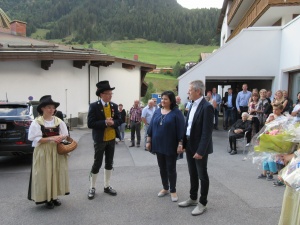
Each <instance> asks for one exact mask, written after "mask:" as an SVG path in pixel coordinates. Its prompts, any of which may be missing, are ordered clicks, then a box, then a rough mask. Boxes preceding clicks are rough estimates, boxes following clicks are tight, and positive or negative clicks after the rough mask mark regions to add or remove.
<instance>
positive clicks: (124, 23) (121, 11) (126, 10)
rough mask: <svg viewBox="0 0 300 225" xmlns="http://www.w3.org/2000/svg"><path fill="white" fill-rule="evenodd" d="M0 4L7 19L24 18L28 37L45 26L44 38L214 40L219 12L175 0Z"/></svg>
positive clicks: (44, 0)
mask: <svg viewBox="0 0 300 225" xmlns="http://www.w3.org/2000/svg"><path fill="white" fill-rule="evenodd" d="M0 8H2V9H3V10H4V11H5V12H6V13H7V14H8V16H9V17H10V18H11V19H17V20H22V21H25V22H27V28H28V29H27V32H28V35H30V34H31V33H33V32H35V30H36V29H38V28H43V29H47V30H49V32H48V33H47V35H46V38H47V39H62V38H66V37H72V39H73V40H74V41H77V42H82V43H83V42H89V41H97V40H111V41H112V40H126V39H134V38H144V39H147V40H153V41H158V42H166V43H172V42H174V43H180V44H201V45H218V43H219V36H218V34H217V33H216V28H217V22H218V18H219V14H220V10H219V9H194V10H188V9H185V8H182V7H181V6H180V5H179V4H178V3H177V1H176V0H13V1H12V0H0Z"/></svg>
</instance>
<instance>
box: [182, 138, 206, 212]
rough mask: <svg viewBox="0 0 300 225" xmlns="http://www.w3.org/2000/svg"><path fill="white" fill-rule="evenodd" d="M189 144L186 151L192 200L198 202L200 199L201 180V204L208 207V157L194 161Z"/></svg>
mask: <svg viewBox="0 0 300 225" xmlns="http://www.w3.org/2000/svg"><path fill="white" fill-rule="evenodd" d="M189 148H190V146H189V142H188V143H187V151H186V159H187V163H188V167H189V174H190V183H191V189H190V198H191V199H192V200H197V198H198V190H199V180H200V183H201V190H200V194H201V196H200V199H199V202H200V203H201V204H202V205H204V206H206V204H207V195H208V189H209V177H208V173H207V162H208V155H205V156H203V158H202V159H194V158H193V156H194V154H192V153H191V151H190V150H189Z"/></svg>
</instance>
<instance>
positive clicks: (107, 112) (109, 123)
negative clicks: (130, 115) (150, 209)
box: [88, 81, 122, 199]
mask: <svg viewBox="0 0 300 225" xmlns="http://www.w3.org/2000/svg"><path fill="white" fill-rule="evenodd" d="M96 86H97V91H96V95H97V96H98V97H100V100H99V101H96V102H94V103H91V104H90V108H89V112H88V127H89V128H91V129H93V131H92V134H93V140H94V149H95V154H94V164H93V166H92V169H91V173H90V189H89V192H88V199H93V198H94V197H95V191H96V189H95V183H96V179H97V175H98V172H99V170H100V168H101V165H102V161H103V154H105V166H104V192H105V193H107V194H109V195H112V196H115V195H117V192H116V191H115V190H114V189H113V188H112V187H111V186H110V177H111V174H112V169H113V158H114V152H115V138H120V133H119V130H118V127H119V126H120V125H121V124H122V120H121V119H120V117H119V110H118V105H117V104H115V103H113V102H111V98H112V95H113V93H112V90H114V89H115V88H114V87H113V88H111V87H110V85H109V82H108V81H100V82H98V83H97V84H96Z"/></svg>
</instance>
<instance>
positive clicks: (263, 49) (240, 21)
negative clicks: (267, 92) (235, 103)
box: [178, 0, 300, 101]
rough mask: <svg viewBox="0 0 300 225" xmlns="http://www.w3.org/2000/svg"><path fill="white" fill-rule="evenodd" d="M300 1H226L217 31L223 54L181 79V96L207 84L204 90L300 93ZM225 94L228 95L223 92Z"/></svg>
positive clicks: (211, 58)
mask: <svg viewBox="0 0 300 225" xmlns="http://www.w3.org/2000/svg"><path fill="white" fill-rule="evenodd" d="M298 15H300V0H233V1H230V0H224V3H223V8H222V9H221V15H220V20H219V25H218V29H219V31H220V32H221V42H220V43H221V46H220V49H218V50H217V51H215V52H214V53H212V54H211V55H210V56H209V57H208V58H206V59H205V60H203V61H201V62H200V63H198V64H197V65H196V66H194V67H193V68H192V69H190V70H189V71H187V72H186V73H185V74H183V75H182V76H180V77H179V78H178V79H179V95H180V96H181V98H182V99H185V98H186V92H187V88H188V83H189V82H190V81H192V80H195V79H200V80H203V81H204V82H205V84H206V90H211V89H212V88H213V87H217V88H218V90H219V92H220V93H222V94H223V93H224V92H225V91H227V87H229V86H230V87H232V88H233V90H234V91H236V92H237V91H240V90H241V86H242V84H243V83H247V84H248V87H249V89H252V88H258V89H261V88H265V89H271V90H272V91H273V92H275V91H276V90H288V92H289V96H290V97H291V98H292V99H293V100H294V101H295V100H296V94H297V93H298V90H300V82H298V79H299V77H300V60H299V59H300V44H299V41H298V40H299V38H300V29H299V28H300V17H299V16H298ZM224 89H226V90H224Z"/></svg>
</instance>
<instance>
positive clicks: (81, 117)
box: [78, 112, 88, 127]
mask: <svg viewBox="0 0 300 225" xmlns="http://www.w3.org/2000/svg"><path fill="white" fill-rule="evenodd" d="M87 115H88V112H79V113H78V126H82V127H87Z"/></svg>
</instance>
